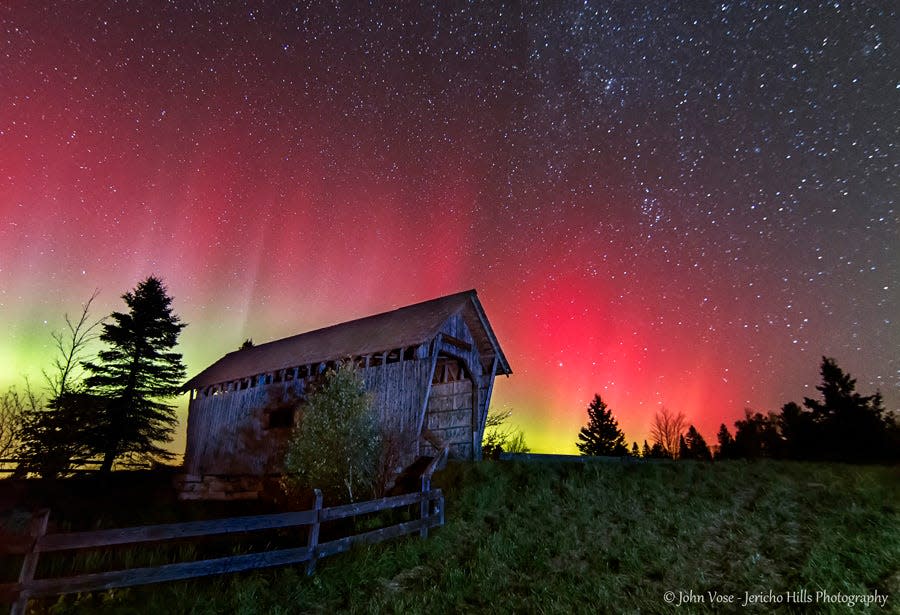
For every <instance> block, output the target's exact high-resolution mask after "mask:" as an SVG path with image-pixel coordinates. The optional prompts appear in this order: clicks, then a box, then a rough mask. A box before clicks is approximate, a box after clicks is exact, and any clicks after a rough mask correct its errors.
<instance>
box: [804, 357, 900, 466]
mask: <svg viewBox="0 0 900 615" xmlns="http://www.w3.org/2000/svg"><path fill="white" fill-rule="evenodd" d="M820 373H821V375H822V384H820V385H819V386H817V387H816V389H817V390H818V391H819V392H820V393H822V400H821V401H819V400H815V399H810V398H809V397H806V398H804V400H803V405H804V406H806V407H807V408H808V409H809V410H810V412H811V421H812V422H813V423H814V424H815V425H816V427H817V429H816V433H815V435H816V436H818V438H817V441H818V443H819V447H818V450H816V451H813V455H814V456H815V457H816V458H824V459H833V460H839V461H873V460H877V459H882V458H885V457H887V456H889V455H890V454H891V451H890V449H889V447H890V436H891V434H890V432H891V431H892V429H893V427H894V423H893V421H892V420H891V419H890V418H889V417H888V416H886V414H885V409H884V406H883V403H882V399H881V394H880V393H878V392H876V393H875V394H874V395H868V396H864V395H860V394H859V393H857V392H856V380H855V379H853V378H851V377H850V375H849V374H845V373H844V371H843V370H842V369H841V368H840V367H838V365H837V363H836V362H835V360H834V359H832V358H829V357H822V364H821V368H820ZM801 416H802V415H801Z"/></svg>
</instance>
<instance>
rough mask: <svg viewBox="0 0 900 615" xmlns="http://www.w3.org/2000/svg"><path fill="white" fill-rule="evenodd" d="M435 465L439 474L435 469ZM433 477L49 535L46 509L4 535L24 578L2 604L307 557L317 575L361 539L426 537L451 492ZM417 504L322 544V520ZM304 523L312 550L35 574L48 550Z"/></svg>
mask: <svg viewBox="0 0 900 615" xmlns="http://www.w3.org/2000/svg"><path fill="white" fill-rule="evenodd" d="M429 470H430V471H433V467H432V468H429ZM430 476H431V472H428V479H430ZM428 479H426V478H425V477H424V476H423V480H422V487H423V489H422V491H421V492H417V493H409V494H405V495H398V496H394V497H388V498H381V499H378V500H370V501H368V502H361V503H357V504H346V505H343V506H332V507H329V508H322V494H321V492H320V491H318V490H316V497H315V506H314V507H313V508H312V509H310V510H304V511H298V512H288V513H277V514H269V515H256V516H250V517H233V518H230V519H217V520H211V521H191V522H188V523H171V524H165V525H147V526H141V527H129V528H120V529H109V530H96V531H90V532H68V533H59V534H47V520H48V518H49V515H50V511H49V510H43V511H40V512H38V513H36V514H35V515H34V516H33V517H32V519H31V525H30V529H29V533H28V534H27V535H9V534H5V535H0V555H15V554H19V555H24V559H23V562H22V568H21V571H20V573H19V580H18V582H16V583H5V584H0V602H3V603H7V604H10V603H11V604H12V608H11V610H10V612H11V613H13V614H15V615H18V614H20V613H24V612H25V609H26V606H27V604H28V600H29V599H30V598H40V597H45V596H55V595H60V594H69V593H76V592H89V591H101V590H108V589H113V588H117V587H129V586H134V585H146V584H149V583H161V582H165V581H177V580H182V579H191V578H196V577H204V576H209V575H218V574H228V573H233V572H242V571H245V570H253V569H257V568H267V567H272V566H284V565H288V564H297V563H302V562H306V573H307V574H309V575H311V574H312V573H313V572H314V571H315V568H316V562H317V561H318V560H319V559H321V558H323V557H327V556H329V555H335V554H337V553H342V552H344V551H348V550H349V549H350V548H351V547H352V546H353V545H355V544H372V543H377V542H382V541H384V540H389V539H392V538H396V537H399V536H403V535H405V534H411V533H414V532H419V535H420V536H421V537H422V538H427V537H428V530H429V528H432V527H439V526H442V525H444V496H443V494H442V493H441V490H440V489H431V488H430V480H428ZM416 504H418V505H419V517H418V518H417V519H413V520H411V521H405V522H402V523H397V524H395V525H390V526H387V527H383V528H379V529H376V530H371V531H367V532H363V533H360V534H355V535H352V536H347V537H344V538H338V539H334V540H329V541H327V542H319V529H320V526H321V524H322V523H324V522H326V521H335V520H338V519H346V518H350V517H356V516H359V515H366V514H370V513H375V512H379V511H385V510H391V509H395V508H401V507H404V506H413V505H416ZM298 526H309V528H310V529H309V532H308V540H307V545H306V546H305V547H295V548H288V549H278V550H273V551H263V552H258V553H248V554H244V555H234V556H230V557H219V558H214V559H205V560H198V561H190V562H178V563H172V564H164V565H161V566H152V567H146V568H127V569H123V570H113V571H109V572H97V573H90V574H81V575H77V576H69V577H50V578H35V572H36V571H37V564H38V557H39V556H40V554H42V553H52V552H58V551H76V550H85V549H99V548H103V547H111V546H115V545H128V544H138V543H159V542H164V541H172V540H181V539H186V538H195V539H200V538H203V537H208V536H221V535H226V534H238V533H243V532H253V531H261V530H273V529H284V528H291V527H298Z"/></svg>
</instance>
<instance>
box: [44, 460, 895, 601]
mask: <svg viewBox="0 0 900 615" xmlns="http://www.w3.org/2000/svg"><path fill="white" fill-rule="evenodd" d="M435 484H436V485H437V486H440V487H442V488H443V489H444V491H445V495H446V499H447V507H446V508H447V525H446V526H445V527H443V528H440V529H437V530H434V531H433V533H432V535H431V537H430V538H429V539H428V540H424V541H423V540H419V539H417V538H408V539H403V540H400V541H396V542H393V543H383V544H380V545H374V546H371V547H366V548H360V549H358V550H355V551H353V552H351V553H349V554H345V555H340V556H336V557H334V558H328V559H325V560H322V561H321V562H320V564H319V569H318V572H317V574H316V575H315V576H314V577H312V578H306V577H305V576H304V574H303V569H302V568H301V567H296V568H282V569H274V570H268V571H258V572H253V573H247V574H240V575H233V576H226V577H217V578H212V579H207V580H201V581H189V582H181V583H172V584H165V585H157V586H147V587H143V588H130V589H126V590H117V591H111V592H106V593H102V594H95V595H87V596H68V597H62V598H60V599H59V600H57V601H55V602H54V601H52V600H50V601H45V602H34V603H33V608H34V609H35V610H37V611H40V612H47V611H49V612H53V613H74V612H91V613H94V612H115V613H128V612H133V613H178V612H184V613H226V612H239V613H266V614H268V613H296V612H304V611H305V612H320V613H333V612H348V613H382V612H387V613H447V612H480V611H487V612H498V613H507V612H539V613H569V612H593V613H666V612H713V611H721V610H725V611H726V612H729V611H730V612H735V611H740V612H771V611H780V612H805V611H804V609H803V605H797V604H786V603H782V604H780V605H777V604H776V605H772V604H767V605H763V606H758V605H757V606H750V607H748V608H742V607H741V606H740V604H741V603H742V602H743V600H744V595H745V592H750V593H751V594H752V593H762V594H768V593H769V592H770V590H771V591H772V592H773V593H774V594H782V595H783V594H784V593H785V592H788V591H799V590H802V589H805V590H807V591H809V592H810V593H813V594H814V592H816V591H818V590H826V591H828V592H829V593H832V594H834V593H837V592H842V593H844V594H871V593H872V592H873V591H875V590H877V591H878V592H879V594H888V595H889V598H888V602H887V606H886V608H885V609H879V608H876V607H869V608H862V607H860V606H857V607H856V608H855V609H848V608H847V607H846V606H834V605H826V604H822V603H816V604H812V605H809V606H808V607H806V608H807V610H810V609H811V610H812V611H815V612H857V613H858V612H880V613H883V612H900V472H898V470H897V469H896V468H885V467H858V466H844V465H825V464H804V463H779V462H759V463H744V462H727V463H715V464H699V463H690V462H684V463H674V464H673V463H654V464H608V463H597V464H589V465H581V464H538V463H530V464H526V463H502V462H485V463H481V464H459V465H451V466H450V467H449V468H448V469H447V470H445V471H444V472H443V473H441V474H439V475H438V476H437V477H436V480H435ZM667 591H674V592H679V591H683V592H687V591H693V592H694V594H695V595H702V596H704V599H705V603H704V604H691V605H683V606H682V607H680V608H675V607H674V606H669V605H667V604H666V602H665V601H664V595H665V593H666V592H667ZM707 592H717V593H719V594H722V595H733V596H735V600H736V604H735V605H732V606H730V607H725V608H724V609H722V607H715V606H712V605H711V604H710V603H709V599H708V594H707Z"/></svg>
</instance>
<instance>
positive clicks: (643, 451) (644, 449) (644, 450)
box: [641, 440, 650, 459]
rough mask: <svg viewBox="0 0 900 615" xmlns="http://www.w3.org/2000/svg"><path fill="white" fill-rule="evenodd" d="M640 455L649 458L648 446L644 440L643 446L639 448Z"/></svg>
mask: <svg viewBox="0 0 900 615" xmlns="http://www.w3.org/2000/svg"><path fill="white" fill-rule="evenodd" d="M641 457H643V458H644V459H650V446H649V445H648V444H647V441H646V440H644V448H642V449H641Z"/></svg>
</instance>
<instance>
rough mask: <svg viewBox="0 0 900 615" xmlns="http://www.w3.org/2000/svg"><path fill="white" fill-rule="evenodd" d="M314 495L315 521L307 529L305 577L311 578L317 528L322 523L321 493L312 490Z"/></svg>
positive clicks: (316, 544)
mask: <svg viewBox="0 0 900 615" xmlns="http://www.w3.org/2000/svg"><path fill="white" fill-rule="evenodd" d="M314 491H315V493H316V505H315V508H314V510H315V511H316V520H315V521H314V522H313V524H312V526H311V527H310V528H309V540H308V541H307V545H306V546H307V548H308V549H309V561H307V562H306V576H312V574H313V573H314V572H315V571H316V549H318V548H319V526H320V525H321V523H322V492H321V491H320V490H319V489H315V490H314Z"/></svg>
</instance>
